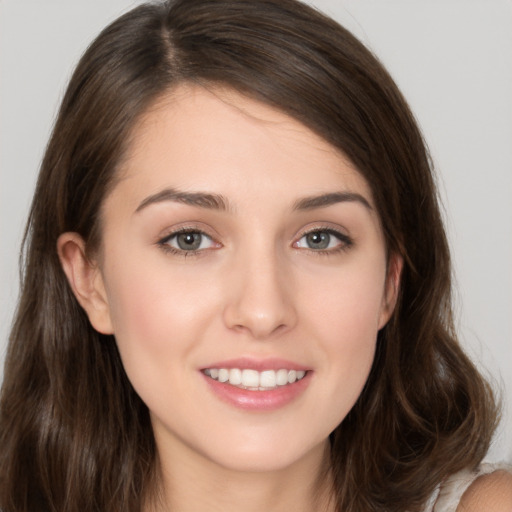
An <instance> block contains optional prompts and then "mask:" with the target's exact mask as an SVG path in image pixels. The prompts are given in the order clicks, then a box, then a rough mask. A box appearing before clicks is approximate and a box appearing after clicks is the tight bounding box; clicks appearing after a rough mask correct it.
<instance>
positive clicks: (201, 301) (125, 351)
mask: <svg viewBox="0 0 512 512" xmlns="http://www.w3.org/2000/svg"><path fill="white" fill-rule="evenodd" d="M107 282H108V288H107V295H108V299H109V305H110V312H111V318H112V324H113V327H114V336H115V338H116V341H117V344H118V347H119V350H120V353H121V357H122V359H123V363H124V365H125V368H126V371H127V373H128V374H129V375H130V374H136V373H141V372H142V371H144V369H145V370H147V369H149V368H150V367H152V373H154V372H155V371H159V370H158V369H159V368H162V370H163V371H167V370H168V369H169V368H170V367H172V366H175V365H177V362H176V361H178V360H179V358H178V357H176V356H183V355H186V354H187V353H189V352H190V351H192V350H193V349H194V347H195V345H196V344H197V343H198V341H199V340H200V334H201V332H203V331H204V329H205V324H206V323H208V322H209V321H210V319H211V317H212V313H213V306H212V304H214V302H215V301H214V300H213V299H212V298H211V297H210V296H207V295H205V293H204V285H203V283H202V281H201V280H200V279H197V280H196V279H186V277H185V276H183V273H182V272H181V273H180V272H172V271H170V270H169V268H161V266H159V265H158V264H155V265H147V264H146V265H145V266H142V267H139V266H137V265H128V264H126V265H124V268H121V266H120V265H116V267H115V268H112V269H111V272H110V273H109V279H108V281H107ZM158 361H159V362H160V363H159V364H155V363H156V362H158ZM164 367H165V368H164Z"/></svg>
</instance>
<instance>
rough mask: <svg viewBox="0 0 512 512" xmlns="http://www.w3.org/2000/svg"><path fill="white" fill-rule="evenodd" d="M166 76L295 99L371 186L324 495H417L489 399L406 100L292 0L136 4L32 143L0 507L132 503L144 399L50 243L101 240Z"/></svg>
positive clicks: (374, 66)
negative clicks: (364, 261)
mask: <svg viewBox="0 0 512 512" xmlns="http://www.w3.org/2000/svg"><path fill="white" fill-rule="evenodd" d="M180 83H194V84H199V85H202V86H205V87H208V86H211V85H217V84H221V85H224V86H228V87H230V88H232V89H235V90H237V91H239V92H240V93H242V94H245V95H246V96H248V97H251V98H253V99H256V100H258V101H261V102H264V103H266V104H268V105H270V106H272V107H274V108H277V109H279V110H280V111H282V112H285V113H286V114H289V115H291V116H293V117H294V118H295V119H297V120H299V121H300V122H302V123H303V124H304V125H306V126H308V127H309V128H311V129H312V130H313V131H315V132H316V133H317V134H319V135H320V136H322V137H323V138H324V139H325V140H326V141H328V142H329V143H331V144H332V145H333V146H335V147H336V148H338V149H340V150H341V151H342V152H343V153H344V154H345V155H346V156H347V157H348V158H349V159H350V160H351V161H352V162H353V163H354V164H355V166H356V168H357V169H358V170H359V172H360V173H361V174H362V175H363V176H364V177H365V178H366V180H367V182H368V184H369V185H370V187H371V190H372V193H373V197H374V200H375V203H376V207H377V210H378V213H379V215H380V219H381V222H382V226H383V230H384V235H385V239H386V243H387V247H388V251H389V252H390V253H397V254H400V255H401V256H402V257H403V260H404V267H403V271H402V278H401V285H400V290H399V298H398V303H397V306H396V309H395V311H394V314H393V316H392V318H391V320H390V321H389V323H388V324H387V325H386V326H385V327H384V328H383V329H382V330H381V331H380V332H379V334H378V340H377V351H376V357H375V361H374V364H373V367H372V370H371V373H370V377H369V379H368V381H367V383H366V386H365V388H364V390H363V393H362V394H361V396H360V398H359V400H358V401H357V403H356V404H355V406H354V408H353V409H352V410H351V412H350V413H349V414H348V416H347V417H346V418H345V420H344V421H343V422H342V423H341V424H340V425H339V426H338V427H337V428H336V430H335V431H334V432H333V433H332V434H331V468H332V472H333V475H334V485H335V489H334V495H335V499H336V503H337V506H338V509H339V510H340V511H341V510H343V511H345V512H362V511H369V510H371V511H373V510H379V511H388V512H391V511H394V512H398V511H404V510H408V511H409V512H414V511H417V510H420V507H421V504H422V503H423V502H424V501H425V499H426V498H427V496H428V495H429V494H430V493H431V492H432V490H433V489H434V487H435V486H436V485H437V484H438V483H439V482H440V481H441V480H442V479H443V478H445V477H446V476H447V475H449V474H451V473H454V472H456V471H458V470H460V469H462V468H464V467H468V466H469V467H471V466H475V465H477V464H478V463H479V461H480V460H481V459H482V457H483V456H484V454H485V452H486V450H487V449H488V446H489V442H490V439H491V435H492V432H493V430H494V426H495V423H496V415H497V413H496V407H495V405H494V399H493V394H492V391H491V389H490V387H489V386H488V384H487V383H486V382H485V381H484V380H483V379H482V377H481V376H480V375H479V373H478V372H477V370H476V369H475V367H474V366H473V364H472V363H471V362H470V360H469V359H468V357H467V356H466V355H465V354H464V352H463V351H462V349H461V347H460V346H459V343H458V341H457V338H456V334H455V332H454V328H453V321H452V314H451V297H450V290H451V284H450V278H451V269H450V256H449V250H448V244H447V240H446V236H445V232H444V228H443V224H442V220H441V215H440V211H439V204H438V198H437V193H436V188H435V183H434V178H433V173H432V169H431V167H432V166H431V162H430V159H429V155H428V152H427V149H426V145H425V143H424V141H423V138H422V135H421V133H420V131H419V129H418V127H417V125H416V122H415V120H414V117H413V115H412V114H411V112H410V110H409V108H408V106H407V103H406V101H405V100H404V98H403V97H402V95H401V93H400V92H399V90H398V88H397V87H396V85H395V84H394V82H393V80H392V79H391V78H390V76H389V75H388V73H387V72H386V70H385V69H384V68H383V66H382V65H381V64H380V63H379V61H378V59H377V58H376V57H375V56H374V55H372V53H371V52H370V51H369V50H368V49H366V48H365V47H364V46H363V45H362V44H361V43H360V42H359V41H357V40H356V39H355V38H354V37H353V36H352V35H351V34H350V33H349V32H348V31H347V30H345V29H344V28H343V27H341V26H340V25H339V24H337V23H336V22H335V21H333V20H331V19H329V18H327V17H326V16H324V15H323V14H321V13H319V12H317V11H316V10H314V9H313V8H311V7H308V6H306V5H304V4H301V3H298V2H296V1H294V0H176V1H167V2H163V3H156V4H144V5H141V6H139V7H136V8H135V9H133V10H132V11H130V12H128V13H126V14H125V15H123V16H121V17H120V18H119V19H117V20H116V21H114V22H113V23H112V24H111V25H110V26H108V27H107V28H106V29H105V30H104V31H103V32H102V33H101V34H100V35H99V36H98V38H97V39H96V40H95V41H94V42H93V43H92V45H91V46H90V47H89V48H88V50H87V51H86V53H85V54H84V56H83V57H82V59H81V60H80V62H79V64H78V66H77V68H76V70H75V72H74V74H73V76H72V78H71V81H70V84H69V86H68V89H67V92H66V94H65V97H64V99H63V101H62V105H61V108H60V111H59V114H58V117H57V119H56V122H55V126H54V129H53V133H52V135H51V139H50V141H49V144H48V147H47V150H46V154H45V156H44V159H43V162H42V166H41V170H40V174H39V179H38V183H37V188H36V191H35V195H34V199H33V203H32V207H31V211H30V216H29V220H28V224H27V228H26V233H25V239H24V253H23V254H24V259H23V262H22V276H23V277H22V283H21V296H20V301H19V304H18V309H17V314H16V318H15V322H14V324H13V325H14V327H13V329H12V333H11V336H10V343H9V348H8V354H7V359H6V365H5V378H4V382H3V387H2V391H1V402H0V509H2V510H3V511H4V512H29V511H30V512H34V511H52V512H64V511H65V512H79V511H80V512H87V511H98V510H101V511H104V512H114V511H123V512H125V511H129V512H136V511H140V510H141V508H142V506H143V504H144V502H145V499H146V498H147V495H148V493H150V490H151V489H152V488H153V485H154V484H155V482H156V480H157V475H156V472H155V461H156V455H157V454H156V447H155V443H154V438H153V434H152V430H151V423H150V420H149V413H148V410H147V407H146V406H145V405H144V403H143V402H142V401H141V399H140V398H139V397H138V396H137V394H136V393H135V392H134V390H133V388H132V386H131V384H130V383H129V381H128V379H127V377H126V375H125V372H124V370H123V367H122V363H121V360H120V357H119V353H118V350H117V347H116V344H115V340H114V338H113V337H111V336H105V335H102V334H99V333H98V332H96V331H95V330H94V329H93V328H92V327H91V325H90V323H89V321H88V319H87V316H86V315H85V313H84V311H83V310H82V309H81V308H80V306H79V305H78V303H77V301H76V300H75V298H74V296H73V294H72V292H71V289H70V287H69V285H68V283H67V280H66V278H65V275H64V273H63V271H62V269H61V265H60V263H59V259H58V256H57V252H56V242H57V238H58V237H59V235H60V234H61V233H63V232H66V231H75V232H78V233H80V234H81V236H82V237H83V238H84V240H85V241H86V244H87V248H88V250H91V251H93V250H94V249H95V248H97V247H98V244H99V242H100V240H101V218H100V217H99V212H100V210H101V205H102V201H103V200H104V198H105V196H106V194H108V192H109V190H111V188H112V187H113V186H115V180H116V171H117V169H118V167H119V165H120V163H121V162H122V159H123V158H124V156H125V154H126V151H127V147H128V146H129V143H130V135H131V133H132V131H133V129H134V127H135V126H136V124H137V121H138V120H139V119H140V117H141V116H142V115H143V114H144V113H145V112H146V111H147V109H148V108H149V107H150V106H151V105H152V104H154V102H155V101H157V100H158V98H159V97H160V96H161V95H162V94H164V93H168V92H169V91H170V90H172V89H173V88H174V87H175V86H176V85H177V84H180Z"/></svg>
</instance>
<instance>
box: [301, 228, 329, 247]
mask: <svg viewBox="0 0 512 512" xmlns="http://www.w3.org/2000/svg"><path fill="white" fill-rule="evenodd" d="M330 238H331V237H330V235H329V233H325V232H320V233H310V234H309V235H308V236H307V241H308V245H309V247H311V248H312V249H326V248H327V247H328V246H329V241H330Z"/></svg>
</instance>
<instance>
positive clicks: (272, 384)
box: [201, 368, 308, 391]
mask: <svg viewBox="0 0 512 512" xmlns="http://www.w3.org/2000/svg"><path fill="white" fill-rule="evenodd" d="M201 371H202V373H203V374H204V375H206V376H207V377H209V378H210V379H212V380H215V381H217V382H220V383H224V384H228V385H230V386H233V387H236V388H239V389H244V390H248V391H272V390H274V389H278V388H283V387H285V386H289V385H290V384H294V383H296V382H297V381H300V380H302V379H303V378H304V377H305V376H306V375H307V373H308V371H306V370H294V369H287V368H281V369H279V370H263V371H258V370H254V369H250V368H205V369H204V370H201Z"/></svg>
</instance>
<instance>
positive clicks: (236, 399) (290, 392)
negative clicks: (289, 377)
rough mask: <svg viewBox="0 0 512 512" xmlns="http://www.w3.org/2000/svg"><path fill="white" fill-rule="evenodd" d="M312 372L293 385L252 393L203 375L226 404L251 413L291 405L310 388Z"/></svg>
mask: <svg viewBox="0 0 512 512" xmlns="http://www.w3.org/2000/svg"><path fill="white" fill-rule="evenodd" d="M311 373H312V372H310V371H308V372H307V373H306V375H305V376H304V377H303V378H302V379H301V380H297V381H295V382H294V383H293V384H287V385H286V386H279V387H277V388H275V389H270V390H268V391H250V390H248V389H240V388H237V387H236V386H231V385H230V384H226V383H224V382H219V381H218V380H214V379H212V378H211V377H208V376H207V375H204V374H203V373H201V375H203V377H204V378H205V379H206V382H207V384H208V386H209V387H210V389H211V390H212V391H213V392H214V393H215V394H216V395H217V396H218V397H219V398H220V399H221V400H223V401H224V402H227V403H228V404H230V405H233V406H235V407H237V408H238V409H245V410H249V411H274V410H276V409H280V408H281V407H284V406H285V405H287V404H289V403H290V402H292V401H293V400H295V399H296V398H298V397H299V396H300V395H301V394H302V393H303V392H304V391H305V390H306V388H307V387H308V385H309V381H310V377H311Z"/></svg>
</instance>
